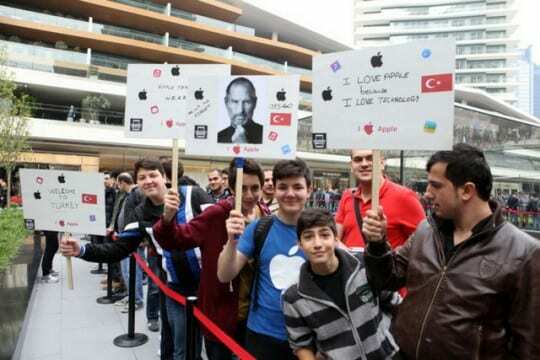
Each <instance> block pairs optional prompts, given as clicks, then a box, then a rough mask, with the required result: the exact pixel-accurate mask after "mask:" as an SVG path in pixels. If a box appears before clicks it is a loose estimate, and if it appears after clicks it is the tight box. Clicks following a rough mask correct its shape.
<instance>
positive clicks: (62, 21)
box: [0, 5, 88, 31]
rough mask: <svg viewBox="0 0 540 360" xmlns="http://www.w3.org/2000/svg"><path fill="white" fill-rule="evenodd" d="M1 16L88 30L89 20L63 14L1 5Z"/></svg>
mask: <svg viewBox="0 0 540 360" xmlns="http://www.w3.org/2000/svg"><path fill="white" fill-rule="evenodd" d="M0 16H6V17H10V18H12V19H17V20H26V21H32V22H35V23H39V24H46V25H53V26H61V27H65V28H69V29H75V30H83V31H88V22H87V21H82V20H75V19H68V18H66V17H63V16H55V15H49V14H42V13H38V12H35V11H30V10H23V9H17V8H14V7H8V6H3V5H0Z"/></svg>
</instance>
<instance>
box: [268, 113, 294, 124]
mask: <svg viewBox="0 0 540 360" xmlns="http://www.w3.org/2000/svg"><path fill="white" fill-rule="evenodd" d="M270 125H274V126H291V113H271V114H270Z"/></svg>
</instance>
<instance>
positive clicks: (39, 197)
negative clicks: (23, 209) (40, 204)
mask: <svg viewBox="0 0 540 360" xmlns="http://www.w3.org/2000/svg"><path fill="white" fill-rule="evenodd" d="M34 199H36V200H41V194H40V192H39V190H38V191H36V192H35V193H34Z"/></svg>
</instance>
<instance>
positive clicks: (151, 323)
mask: <svg viewBox="0 0 540 360" xmlns="http://www.w3.org/2000/svg"><path fill="white" fill-rule="evenodd" d="M148 330H150V331H153V332H158V331H159V320H158V319H153V320H148Z"/></svg>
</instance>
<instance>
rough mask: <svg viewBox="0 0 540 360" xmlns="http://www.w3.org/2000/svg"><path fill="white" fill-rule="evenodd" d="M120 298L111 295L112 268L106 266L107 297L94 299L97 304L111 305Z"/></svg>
mask: <svg viewBox="0 0 540 360" xmlns="http://www.w3.org/2000/svg"><path fill="white" fill-rule="evenodd" d="M121 298H122V296H118V295H113V293H112V266H111V264H107V296H102V297H99V298H97V299H96V302H97V303H98V304H112V303H115V302H117V301H118V300H120V299H121Z"/></svg>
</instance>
